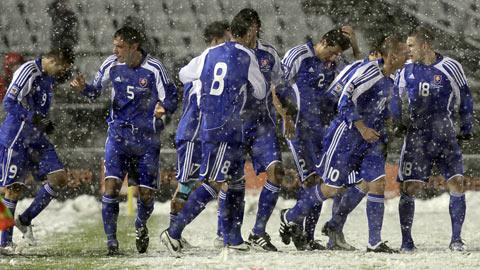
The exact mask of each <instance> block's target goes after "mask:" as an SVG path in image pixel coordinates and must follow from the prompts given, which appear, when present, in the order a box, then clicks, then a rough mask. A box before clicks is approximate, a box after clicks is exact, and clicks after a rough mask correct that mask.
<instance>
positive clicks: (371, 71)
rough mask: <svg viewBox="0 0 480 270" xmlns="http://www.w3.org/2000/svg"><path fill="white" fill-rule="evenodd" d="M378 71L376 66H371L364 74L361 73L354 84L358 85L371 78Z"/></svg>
mask: <svg viewBox="0 0 480 270" xmlns="http://www.w3.org/2000/svg"><path fill="white" fill-rule="evenodd" d="M377 71H378V69H376V68H375V66H369V67H368V68H366V69H365V70H364V71H362V73H359V76H358V77H357V78H355V79H354V80H353V84H357V83H359V82H360V81H362V80H363V79H365V78H366V77H369V76H371V75H372V74H373V73H375V72H377Z"/></svg>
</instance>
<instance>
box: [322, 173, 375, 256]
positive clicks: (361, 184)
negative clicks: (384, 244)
mask: <svg viewBox="0 0 480 270" xmlns="http://www.w3.org/2000/svg"><path fill="white" fill-rule="evenodd" d="M357 177H358V176H357V175H356V172H352V173H351V174H350V175H349V176H348V178H349V183H350V184H351V183H356V182H358V184H355V185H353V186H350V187H348V188H347V189H346V191H345V192H344V193H342V194H340V195H339V196H337V197H340V203H339V205H338V208H337V209H336V211H333V209H332V218H331V219H330V220H329V221H328V222H326V223H325V224H324V225H323V228H322V233H323V234H324V235H326V236H328V237H329V241H328V244H327V248H328V249H333V250H355V247H354V246H352V245H350V244H349V243H347V241H346V240H345V236H344V234H343V227H344V225H345V222H346V221H347V217H348V215H349V214H350V213H351V212H352V211H353V209H355V208H356V207H357V206H358V205H359V204H360V202H361V201H362V199H363V198H364V197H365V195H366V194H367V192H368V186H367V184H366V182H365V181H362V180H361V179H360V180H357ZM358 178H360V177H358Z"/></svg>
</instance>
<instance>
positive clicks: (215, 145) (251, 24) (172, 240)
mask: <svg viewBox="0 0 480 270" xmlns="http://www.w3.org/2000/svg"><path fill="white" fill-rule="evenodd" d="M230 30H231V32H232V36H233V39H232V41H231V42H226V43H224V44H221V45H219V46H216V47H213V48H209V49H207V50H205V51H204V52H203V53H202V54H201V55H200V56H198V57H196V58H194V59H193V60H192V61H190V63H189V64H188V65H187V66H185V67H184V68H182V69H181V70H180V80H181V81H182V82H183V83H186V82H192V81H195V80H198V79H200V81H201V82H202V90H201V93H202V95H201V102H200V111H201V113H202V123H201V130H200V139H201V141H202V165H201V168H200V177H201V179H202V180H204V181H203V183H202V185H201V186H200V187H198V188H197V189H196V190H195V191H194V192H192V194H191V195H190V196H189V198H188V201H187V203H186V204H185V206H184V207H183V209H182V211H180V213H179V214H178V216H177V218H176V219H175V220H174V222H173V224H172V225H171V226H170V227H169V228H168V229H167V230H165V231H163V232H162V234H161V236H160V237H161V240H162V243H163V244H164V245H165V246H166V247H167V249H168V250H169V251H170V252H171V253H172V255H178V253H179V252H180V251H181V249H182V246H181V243H180V238H181V234H182V231H183V229H184V228H185V226H186V225H187V224H188V223H190V222H191V221H192V220H193V219H194V218H195V217H196V216H198V215H199V214H200V212H201V211H202V210H203V209H204V208H205V205H206V204H207V203H208V202H209V201H211V200H213V199H214V198H215V197H216V196H217V194H218V191H219V190H220V189H222V190H223V191H224V192H225V193H227V189H228V186H227V185H226V184H225V183H226V182H231V181H234V180H238V179H241V178H242V177H243V167H244V150H243V146H242V137H243V132H242V125H243V122H242V119H241V115H240V113H241V111H242V109H243V107H244V105H245V99H246V98H247V95H253V96H254V97H255V98H257V99H263V98H265V95H266V82H265V78H264V77H263V75H262V73H261V71H260V68H259V66H258V62H257V58H256V57H255V55H254V54H253V51H252V50H251V49H249V48H248V47H249V46H254V45H255V44H256V39H257V34H258V31H259V26H258V25H257V24H256V18H255V14H254V13H252V12H251V11H248V10H246V11H243V10H242V11H241V12H239V13H238V14H237V15H235V17H234V18H233V20H232V23H231V24H230ZM250 48H252V47H250ZM248 84H250V85H251V87H252V89H248V88H247V86H248ZM252 90H253V92H252ZM250 92H252V93H250ZM229 184H230V183H229ZM233 200H234V198H233V196H228V195H227V196H226V198H225V201H224V203H225V207H220V216H221V218H222V228H221V230H222V235H223V237H224V245H225V246H226V247H231V248H235V247H239V248H240V249H244V243H243V242H242V243H234V242H232V241H230V237H229V236H230V231H231V228H232V212H231V211H230V210H231V205H233Z"/></svg>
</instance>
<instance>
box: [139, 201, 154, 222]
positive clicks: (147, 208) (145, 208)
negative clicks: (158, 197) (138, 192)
mask: <svg viewBox="0 0 480 270" xmlns="http://www.w3.org/2000/svg"><path fill="white" fill-rule="evenodd" d="M153 207H154V200H151V201H150V202H149V203H144V202H143V201H142V200H141V199H140V198H138V199H137V218H136V219H135V228H137V229H138V228H141V227H144V226H145V225H147V220H148V219H149V218H150V216H151V215H152V212H153Z"/></svg>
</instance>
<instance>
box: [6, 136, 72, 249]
mask: <svg viewBox="0 0 480 270" xmlns="http://www.w3.org/2000/svg"><path fill="white" fill-rule="evenodd" d="M29 158H30V160H31V163H32V165H33V167H32V168H33V171H32V174H33V177H34V178H35V180H37V181H44V180H46V183H45V184H44V185H42V186H41V187H40V189H39V190H38V191H37V194H36V195H35V198H34V200H33V201H32V203H31V204H30V206H28V208H27V209H26V210H25V211H24V212H23V213H22V214H21V215H19V216H18V218H17V220H16V221H15V225H16V226H17V228H18V229H19V230H20V231H21V232H22V233H23V234H24V238H27V239H29V240H30V241H34V238H33V233H32V230H31V222H32V220H33V219H34V218H35V217H36V216H37V215H39V214H40V213H41V212H42V211H43V210H44V209H45V208H46V207H47V205H48V204H49V203H50V201H52V199H54V198H56V197H57V196H58V193H59V192H61V191H62V190H63V189H64V188H65V187H66V185H67V173H66V172H65V170H64V168H63V164H62V163H61V162H60V160H59V158H58V156H57V153H56V152H55V149H54V147H53V145H52V144H51V143H50V142H48V141H47V140H45V141H43V142H42V145H41V147H38V148H37V147H35V148H33V149H31V152H30V154H29Z"/></svg>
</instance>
